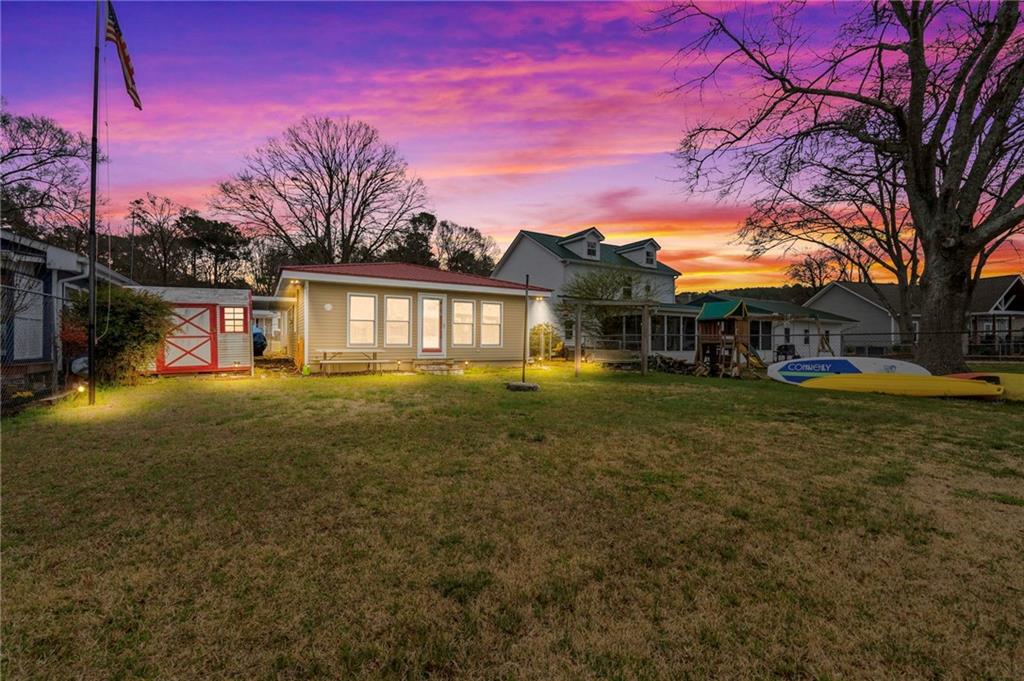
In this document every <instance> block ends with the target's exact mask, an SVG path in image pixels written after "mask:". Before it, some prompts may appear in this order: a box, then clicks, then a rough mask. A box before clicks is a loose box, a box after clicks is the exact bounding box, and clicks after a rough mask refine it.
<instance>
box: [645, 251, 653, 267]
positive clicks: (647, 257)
mask: <svg viewBox="0 0 1024 681" xmlns="http://www.w3.org/2000/svg"><path fill="white" fill-rule="evenodd" d="M644 262H645V263H647V264H648V265H654V251H644Z"/></svg>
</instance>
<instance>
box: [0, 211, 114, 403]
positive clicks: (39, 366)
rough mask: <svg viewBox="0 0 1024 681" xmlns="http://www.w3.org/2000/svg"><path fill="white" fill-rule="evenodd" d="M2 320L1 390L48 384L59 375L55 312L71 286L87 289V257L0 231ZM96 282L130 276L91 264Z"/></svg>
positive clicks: (60, 356)
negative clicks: (93, 266)
mask: <svg viewBox="0 0 1024 681" xmlns="http://www.w3.org/2000/svg"><path fill="white" fill-rule="evenodd" d="M0 257H2V258H3V268H2V272H3V282H2V284H3V289H2V291H3V295H2V306H3V313H2V315H0V318H2V322H3V330H2V342H0V366H2V374H3V391H4V395H7V394H8V393H9V392H11V391H13V390H21V389H28V390H34V391H41V390H48V389H53V388H55V387H56V386H57V385H58V381H59V379H60V376H61V374H62V365H63V359H64V358H63V353H62V347H61V341H60V318H61V311H62V309H63V307H64V305H65V303H66V301H67V300H68V297H69V296H70V295H71V293H72V292H74V291H83V290H87V289H88V288H89V260H88V258H86V257H85V256H82V255H78V254H76V253H73V252H71V251H68V250H66V249H63V248H58V247H56V246H51V245H50V244H46V243H43V242H42V241H37V240H35V239H29V238H27V237H23V236H19V235H17V234H14V233H13V232H11V231H9V230H6V229H4V230H2V231H0ZM96 277H97V279H98V280H99V281H101V282H111V283H114V284H120V285H128V284H131V283H132V282H131V280H130V279H128V277H125V276H122V275H120V274H118V273H117V272H114V271H113V270H111V269H109V268H108V267H105V266H104V265H97V266H96Z"/></svg>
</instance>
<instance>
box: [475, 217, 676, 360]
mask: <svg viewBox="0 0 1024 681" xmlns="http://www.w3.org/2000/svg"><path fill="white" fill-rule="evenodd" d="M659 250H662V247H660V246H659V245H658V243H657V242H656V241H654V240H653V239H643V240H640V241H636V242H633V243H630V244H626V245H623V246H616V245H614V244H606V243H604V235H602V233H601V232H600V230H599V229H597V227H588V228H587V229H583V230H581V231H577V232H574V233H571V235H568V236H567V237H559V236H556V235H545V233H541V232H539V231H527V230H521V231H520V232H519V233H518V235H516V238H515V239H514V240H513V241H512V244H511V245H510V246H509V248H508V250H506V251H505V255H503V256H502V259H501V260H499V262H498V265H497V266H496V267H495V271H494V272H493V273H492V276H493V278H495V279H500V280H505V281H509V282H524V281H525V278H526V274H529V282H530V285H534V284H537V285H539V286H543V287H546V288H549V289H551V290H552V294H553V295H552V296H551V297H550V298H548V299H545V300H543V301H538V302H537V304H535V305H531V306H530V310H529V326H530V327H534V326H535V325H538V324H545V323H547V324H552V325H554V326H555V328H556V329H557V330H558V332H559V333H560V334H562V335H563V336H565V337H566V338H567V337H568V335H569V333H570V332H571V329H569V328H566V325H565V321H564V320H562V318H561V316H560V315H559V313H558V303H559V302H560V301H561V299H562V297H563V296H564V294H565V289H566V287H567V286H568V285H569V283H570V282H572V280H573V279H575V278H577V276H578V275H580V274H584V273H586V272H589V271H595V270H599V269H603V268H612V269H618V270H622V271H627V272H630V273H632V274H636V275H637V276H638V281H639V282H640V286H642V287H643V288H644V289H646V290H647V291H648V295H649V297H651V298H652V299H654V300H657V301H660V302H663V303H665V307H664V308H663V309H662V310H660V311H659V313H655V314H654V315H653V316H652V317H651V325H652V343H660V344H662V345H663V346H664V347H662V348H656V347H652V349H654V350H656V351H672V352H679V351H683V348H684V346H685V345H686V344H687V343H688V344H689V345H690V347H689V350H690V351H692V349H693V348H692V337H693V333H694V326H693V320H692V317H693V316H694V315H692V314H690V313H689V312H690V311H691V310H689V309H683V310H680V311H678V312H677V311H676V310H675V306H676V278H677V276H679V271H678V270H676V269H673V268H672V267H670V266H669V265H667V264H665V263H664V262H662V261H659V260H658V259H657V252H658V251H659ZM670 310H671V311H672V312H673V313H669V312H670ZM684 320H689V322H688V324H689V327H688V329H687V328H686V326H687V323H686V322H684ZM622 327H623V328H622V330H621V332H622V334H623V336H624V337H625V338H628V339H630V340H629V341H628V342H629V344H630V347H628V348H627V347H624V348H621V349H639V337H640V336H639V334H640V321H639V316H638V315H632V316H631V315H625V316H623V318H622ZM655 330H664V331H662V332H659V333H658V332H657V331H655ZM615 331H618V330H615ZM658 335H660V336H662V340H660V341H657V340H655V337H656V336H658ZM632 345H636V348H633V347H632ZM666 348H672V349H671V350H666Z"/></svg>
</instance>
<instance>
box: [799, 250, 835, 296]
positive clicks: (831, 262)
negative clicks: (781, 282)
mask: <svg viewBox="0 0 1024 681" xmlns="http://www.w3.org/2000/svg"><path fill="white" fill-rule="evenodd" d="M786 276H787V277H788V278H789V280H790V281H792V282H793V283H794V284H798V285H800V286H806V287H808V288H810V289H813V290H815V291H818V290H820V289H822V288H824V287H825V286H827V285H828V284H830V283H832V282H833V281H839V280H840V279H841V278H842V276H843V275H842V270H841V266H840V263H839V262H838V261H837V259H836V257H835V255H833V254H832V253H831V252H829V251H814V252H813V253H805V254H804V256H803V257H802V258H800V260H798V261H796V262H794V263H792V264H790V265H788V266H787V267H786Z"/></svg>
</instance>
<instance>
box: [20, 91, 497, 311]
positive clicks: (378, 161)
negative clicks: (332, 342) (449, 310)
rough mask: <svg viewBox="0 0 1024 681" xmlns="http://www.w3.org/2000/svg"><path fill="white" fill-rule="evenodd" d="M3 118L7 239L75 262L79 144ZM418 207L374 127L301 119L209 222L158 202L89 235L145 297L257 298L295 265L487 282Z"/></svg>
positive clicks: (421, 200) (29, 120)
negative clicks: (451, 274)
mask: <svg viewBox="0 0 1024 681" xmlns="http://www.w3.org/2000/svg"><path fill="white" fill-rule="evenodd" d="M0 115H2V118H0V173H2V174H0V180H2V185H0V191H2V196H0V209H2V215H0V220H2V222H3V225H4V227H5V228H8V229H11V230H13V231H14V232H16V233H19V234H21V235H24V236H28V237H31V238H35V239H39V240H41V241H45V242H48V243H52V244H54V245H57V246H60V247H62V248H67V249H68V250H71V251H74V252H76V253H84V252H85V249H86V246H87V234H88V219H89V213H88V209H89V205H88V193H87V192H88V173H87V169H88V163H89V143H88V140H87V139H86V138H85V137H84V136H82V135H80V134H76V133H72V132H69V131H67V130H64V129H63V128H61V127H60V126H59V125H58V124H57V123H56V122H55V121H53V120H52V119H49V118H46V117H44V116H39V115H18V114H14V113H12V112H10V111H8V110H6V107H4V109H3V110H2V112H0ZM105 161H106V159H104V158H101V162H105ZM425 196H426V192H425V189H424V185H423V183H422V181H421V180H419V179H416V178H414V177H412V175H411V173H410V171H409V168H408V164H407V163H406V161H405V160H404V159H403V158H402V157H401V156H400V154H399V153H398V151H397V149H396V148H395V147H394V146H392V145H390V144H387V143H386V142H384V141H383V140H382V139H381V138H380V134H379V133H378V131H377V130H376V129H375V128H373V127H372V126H370V125H368V124H366V123H363V122H361V121H354V120H351V119H348V118H343V119H331V118H325V117H308V118H306V119H303V120H302V121H300V122H299V123H298V124H296V125H294V126H292V127H290V128H288V129H287V130H286V131H285V132H284V133H283V134H282V135H280V136H279V137H275V138H272V139H270V140H269V141H268V142H267V143H266V144H265V145H263V146H261V147H259V148H257V149H256V150H255V151H253V152H252V153H250V154H249V155H247V156H246V157H245V159H244V161H243V169H242V170H241V171H239V172H238V173H236V174H235V175H234V176H233V177H231V178H230V179H229V180H227V181H225V182H222V183H220V184H219V185H218V186H217V187H216V191H215V195H214V197H213V199H212V200H211V201H210V203H209V205H208V206H207V207H206V210H205V211H202V212H200V211H199V210H196V209H195V208H193V207H190V206H185V205H180V204H178V203H176V202H175V201H173V200H172V199H170V198H168V197H165V196H160V195H157V194H153V193H146V195H145V196H142V197H139V198H137V199H135V200H133V201H131V203H130V205H129V206H128V207H127V208H128V210H127V219H126V220H124V221H123V223H122V224H113V223H111V222H110V221H108V222H106V223H99V224H98V225H97V229H98V230H99V231H100V233H101V237H100V244H99V253H100V258H101V260H102V261H104V262H106V263H107V264H109V265H110V266H111V267H113V268H114V269H115V270H117V271H119V272H122V273H124V274H127V275H128V276H130V277H131V278H132V279H133V280H134V281H136V282H138V283H140V284H151V285H167V286H214V287H218V286H219V287H242V286H249V287H252V288H253V290H254V292H256V293H257V294H269V293H272V292H273V288H274V285H275V283H276V279H277V273H278V271H279V269H280V267H281V266H282V265H286V264H298V263H306V264H327V263H348V262H375V261H399V262H408V263H414V264H422V265H430V266H435V267H441V268H443V269H448V270H451V271H456V272H468V273H473V274H481V275H489V274H490V272H491V270H492V269H493V268H494V264H495V259H496V256H497V246H496V245H495V243H494V240H493V239H492V238H491V237H488V236H486V235H484V234H482V233H481V232H480V230H478V229H476V228H474V227H471V226H467V225H460V224H458V223H456V222H454V221H451V220H439V219H438V218H437V217H436V216H435V215H434V214H432V213H430V212H427V211H426V210H424V207H425V204H426V198H425ZM105 207H106V208H110V207H109V206H105ZM102 212H105V211H102Z"/></svg>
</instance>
